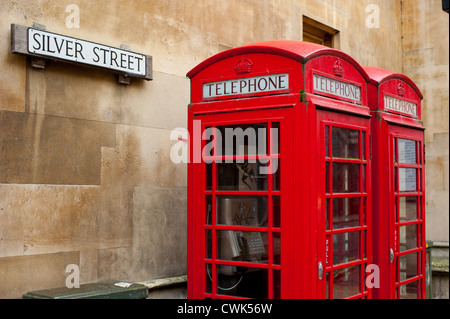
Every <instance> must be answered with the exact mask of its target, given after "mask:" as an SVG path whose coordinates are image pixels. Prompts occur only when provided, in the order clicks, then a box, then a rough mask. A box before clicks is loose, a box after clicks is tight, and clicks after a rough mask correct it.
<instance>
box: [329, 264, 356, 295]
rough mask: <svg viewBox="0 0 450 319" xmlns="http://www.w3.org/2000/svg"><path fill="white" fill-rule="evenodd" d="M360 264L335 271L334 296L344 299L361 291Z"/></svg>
mask: <svg viewBox="0 0 450 319" xmlns="http://www.w3.org/2000/svg"><path fill="white" fill-rule="evenodd" d="M360 276H361V271H360V266H359V265H358V266H353V267H348V268H344V269H338V270H335V271H333V298H334V299H343V298H347V297H351V296H354V295H357V294H359V293H360V289H359V285H360Z"/></svg>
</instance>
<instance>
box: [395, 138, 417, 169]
mask: <svg viewBox="0 0 450 319" xmlns="http://www.w3.org/2000/svg"><path fill="white" fill-rule="evenodd" d="M398 162H399V164H416V141H411V140H405V139H401V138H399V139H398Z"/></svg>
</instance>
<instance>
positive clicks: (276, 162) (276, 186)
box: [272, 158, 281, 191]
mask: <svg viewBox="0 0 450 319" xmlns="http://www.w3.org/2000/svg"><path fill="white" fill-rule="evenodd" d="M272 161H273V164H272V168H273V170H274V173H273V175H272V184H273V185H272V188H273V190H274V191H279V190H280V189H281V184H280V176H281V172H280V169H281V167H280V162H281V160H280V159H279V158H274V159H272Z"/></svg>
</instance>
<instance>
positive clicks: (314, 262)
mask: <svg viewBox="0 0 450 319" xmlns="http://www.w3.org/2000/svg"><path fill="white" fill-rule="evenodd" d="M188 77H189V78H190V79H191V104H190V105H189V114H188V116H189V124H188V126H189V141H190V143H189V145H190V146H189V151H190V155H189V161H190V162H189V164H188V297H189V298H269V299H272V298H273V299H276V298H370V297H371V289H370V287H367V286H366V285H365V281H366V277H367V273H366V268H367V265H368V264H370V262H371V258H372V251H371V238H372V233H371V231H372V230H371V207H372V202H371V200H372V199H371V197H372V196H371V185H372V184H371V167H370V165H371V160H370V147H369V145H370V143H369V125H370V109H369V107H368V105H367V83H368V82H369V77H368V76H367V74H366V72H365V71H364V70H363V69H362V67H361V66H359V65H358V63H357V62H356V61H355V60H354V59H352V58H351V57H350V56H348V55H346V54H345V53H343V52H341V51H338V50H335V49H330V48H327V47H323V46H320V45H316V44H312V43H303V42H296V41H271V42H260V43H255V44H252V45H248V46H243V47H239V48H235V49H231V50H228V51H225V52H222V53H219V54H217V55H215V56H213V57H211V58H209V59H207V60H205V61H204V62H202V63H201V64H199V65H198V66H197V67H195V68H194V69H193V70H191V71H190V72H189V73H188Z"/></svg>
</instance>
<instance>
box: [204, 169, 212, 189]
mask: <svg viewBox="0 0 450 319" xmlns="http://www.w3.org/2000/svg"><path fill="white" fill-rule="evenodd" d="M205 166H206V190H209V191H210V190H212V176H213V173H212V171H213V167H212V164H206V165H205Z"/></svg>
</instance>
